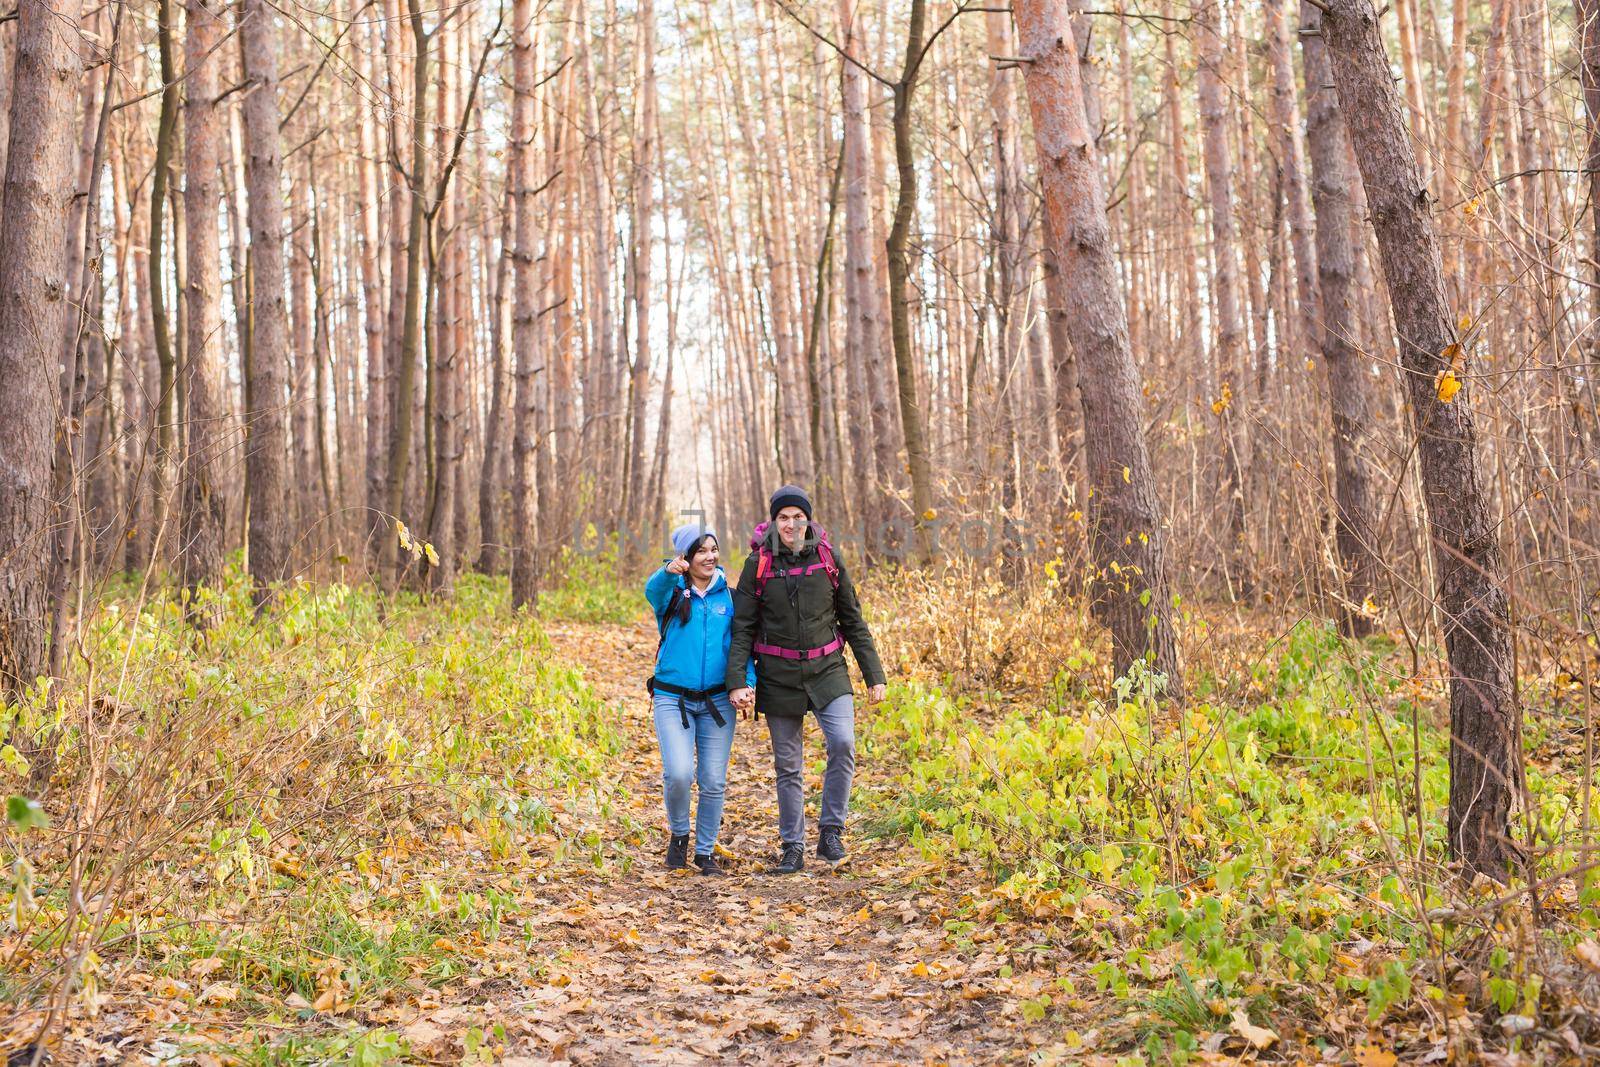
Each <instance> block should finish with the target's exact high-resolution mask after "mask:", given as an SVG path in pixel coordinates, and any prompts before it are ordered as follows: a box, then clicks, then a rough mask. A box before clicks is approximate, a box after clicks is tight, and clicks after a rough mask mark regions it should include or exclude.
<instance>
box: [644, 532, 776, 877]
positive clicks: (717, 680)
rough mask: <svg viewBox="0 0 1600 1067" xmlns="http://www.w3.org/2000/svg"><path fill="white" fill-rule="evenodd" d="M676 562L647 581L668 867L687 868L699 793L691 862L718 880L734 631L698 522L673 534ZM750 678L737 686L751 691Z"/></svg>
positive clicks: (707, 536)
mask: <svg viewBox="0 0 1600 1067" xmlns="http://www.w3.org/2000/svg"><path fill="white" fill-rule="evenodd" d="M672 547H673V548H675V549H676V550H677V552H678V555H677V556H676V557H675V558H673V559H672V560H671V561H669V562H668V563H667V564H666V565H665V566H663V567H662V568H661V569H659V570H658V571H656V572H655V573H654V574H652V575H651V576H650V579H649V580H648V581H647V582H645V586H644V596H645V599H646V600H648V601H649V602H650V607H651V609H652V610H653V611H654V612H655V614H656V625H657V626H658V627H659V628H660V631H661V643H660V645H659V646H658V647H657V649H656V671H655V675H654V677H652V678H651V679H650V681H649V683H648V688H649V690H650V692H651V694H652V695H653V697H654V698H655V720H656V740H657V742H658V743H659V744H660V746H661V789H662V794H663V796H664V798H665V800H666V804H667V824H668V827H669V829H670V831H671V835H672V836H671V839H670V840H669V841H668V843H667V866H668V867H670V868H673V869H680V868H684V867H687V866H688V865H689V857H688V851H689V789H690V786H691V785H697V786H698V788H699V792H700V801H699V805H698V810H697V811H696V812H695V823H694V838H695V840H694V862H695V865H696V866H697V867H699V868H700V873H701V874H708V875H720V874H722V873H723V870H722V868H721V867H720V866H718V864H717V855H716V846H717V832H718V831H719V830H720V829H721V828H722V799H723V794H724V792H725V791H726V789H727V785H728V755H729V753H731V752H732V751H733V721H734V711H733V706H732V704H731V703H729V700H728V691H727V687H726V686H725V685H724V676H725V674H726V673H727V665H728V644H729V639H730V634H731V629H732V625H733V596H732V595H731V594H730V593H729V591H728V582H727V578H726V577H725V576H724V575H723V573H722V568H721V567H720V566H718V563H719V561H720V555H719V553H718V550H717V537H716V534H714V533H712V532H711V531H710V530H709V529H706V528H705V527H703V526H701V525H699V524H698V523H690V524H688V525H684V526H680V527H678V528H677V529H676V530H674V531H672ZM754 678H755V672H754V669H753V668H751V669H749V670H744V669H741V671H740V674H739V680H740V681H741V682H742V683H743V684H744V685H747V686H748V685H754V684H755V683H754Z"/></svg>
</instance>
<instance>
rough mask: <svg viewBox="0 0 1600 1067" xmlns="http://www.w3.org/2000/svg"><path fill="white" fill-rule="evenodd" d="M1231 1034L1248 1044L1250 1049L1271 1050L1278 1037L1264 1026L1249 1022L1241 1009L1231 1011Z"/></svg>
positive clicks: (1248, 1018)
mask: <svg viewBox="0 0 1600 1067" xmlns="http://www.w3.org/2000/svg"><path fill="white" fill-rule="evenodd" d="M1233 1032H1234V1033H1236V1034H1238V1035H1239V1036H1240V1037H1242V1038H1244V1039H1245V1040H1246V1041H1248V1042H1250V1046H1251V1047H1252V1048H1257V1049H1264V1048H1271V1047H1272V1046H1273V1045H1275V1044H1277V1041H1278V1035H1277V1034H1276V1033H1274V1032H1273V1031H1271V1030H1269V1029H1267V1028H1266V1027H1265V1026H1257V1025H1256V1024H1255V1023H1253V1022H1251V1021H1250V1017H1249V1016H1248V1015H1246V1014H1245V1013H1244V1009H1243V1008H1235V1009H1233Z"/></svg>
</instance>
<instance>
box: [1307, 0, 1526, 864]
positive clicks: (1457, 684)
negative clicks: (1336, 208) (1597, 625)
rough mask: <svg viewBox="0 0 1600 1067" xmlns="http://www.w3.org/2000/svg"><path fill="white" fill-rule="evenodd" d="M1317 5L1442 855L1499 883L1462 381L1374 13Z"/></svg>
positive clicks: (1484, 540)
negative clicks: (1363, 295) (1389, 391)
mask: <svg viewBox="0 0 1600 1067" xmlns="http://www.w3.org/2000/svg"><path fill="white" fill-rule="evenodd" d="M1507 2H1509V0H1507ZM1327 7H1328V14H1327V17H1326V18H1324V20H1323V28H1324V38H1325V39H1326V41H1327V44H1328V51H1329V53H1330V56H1331V59H1332V65H1333V73H1334V78H1335V80H1336V82H1337V84H1338V87H1339V103H1340V105H1341V108H1340V109H1341V111H1342V113H1343V114H1344V116H1345V117H1346V121H1347V124H1348V127H1349V131H1350V139H1351V141H1352V143H1353V145H1354V147H1355V155H1356V160H1357V163H1358V165H1359V167H1360V169H1361V178H1362V183H1363V184H1364V185H1365V187H1366V191H1367V199H1368V201H1369V203H1370V204H1371V209H1372V220H1373V226H1374V228H1375V229H1376V231H1377V235H1378V251H1379V255H1380V257H1381V259H1382V262H1383V273H1384V279H1385V281H1386V282H1387V284H1388V290H1389V301H1390V304H1391V305H1392V307H1393V310H1394V320H1395V327H1396V330H1397V332H1398V334H1399V338H1400V362H1401V366H1402V367H1403V369H1404V371H1405V375H1406V387H1407V395H1408V399H1409V400H1410V411H1411V417H1412V422H1413V427H1414V429H1415V432H1416V435H1417V457H1418V461H1419V465H1420V468H1421V473H1422V482H1423V492H1424V498H1425V500H1426V503H1427V510H1428V523H1429V532H1430V538H1431V540H1432V543H1433V555H1434V562H1435V567H1436V569H1437V573H1438V593H1437V598H1438V608H1439V611H1440V613H1441V615H1442V617H1443V623H1444V639H1445V650H1446V654H1447V656H1448V659H1449V666H1450V815H1449V827H1448V839H1449V844H1450V849H1451V851H1452V852H1453V853H1454V854H1455V855H1456V856H1457V857H1458V858H1460V859H1461V860H1462V861H1464V862H1465V863H1466V865H1467V867H1468V868H1469V869H1470V870H1474V871H1481V872H1483V873H1484V874H1487V875H1489V876H1491V877H1494V878H1497V879H1504V878H1505V877H1506V876H1507V873H1508V868H1510V867H1512V866H1514V865H1516V864H1517V863H1519V862H1520V859H1521V854H1522V850H1521V848H1520V846H1519V845H1518V844H1517V842H1515V841H1514V840H1513V839H1512V837H1511V826H1510V813H1511V808H1512V804H1513V802H1514V800H1515V798H1516V796H1517V794H1518V792H1519V790H1520V788H1521V785H1522V761H1521V753H1520V752H1519V751H1518V748H1519V744H1520V741H1519V737H1520V731H1519V726H1518V712H1517V706H1516V697H1515V693H1514V692H1513V689H1514V683H1513V679H1512V676H1511V627H1510V621H1509V613H1508V605H1507V597H1506V590H1505V585H1504V572H1503V567H1502V563H1501V558H1500V546H1499V543H1498V541H1497V540H1496V538H1497V536H1498V534H1497V530H1496V527H1495V523H1494V521H1493V517H1492V516H1491V515H1490V513H1489V504H1488V492H1487V488H1486V486H1485V485H1484V484H1483V481H1482V478H1481V475H1480V471H1479V465H1478V448H1477V431H1476V427H1475V426H1474V422H1473V413H1472V407H1471V393H1472V389H1471V387H1470V386H1462V388H1461V389H1460V391H1459V393H1457V394H1456V395H1455V396H1454V398H1453V399H1451V400H1449V401H1445V400H1442V399H1441V398H1440V391H1439V385H1440V384H1441V383H1442V382H1444V381H1445V380H1446V379H1445V377H1444V376H1445V375H1452V376H1454V377H1455V378H1456V379H1458V380H1459V379H1463V378H1465V377H1466V374H1467V368H1466V353H1465V351H1464V350H1463V348H1462V347H1461V343H1460V338H1459V337H1458V336H1457V335H1456V330H1455V323H1454V321H1453V318H1452V316H1451V314H1450V310H1449V307H1448V306H1447V304H1446V302H1445V295H1444V278H1443V274H1442V268H1441V265H1440V259H1439V241H1438V236H1437V233H1436V232H1435V228H1434V222H1433V219H1432V217H1431V216H1430V214H1429V211H1428V186H1427V183H1426V182H1424V181H1423V178H1422V173H1421V168H1420V167H1419V166H1418V164H1417V158H1416V155H1415V154H1414V152H1413V150H1412V147H1411V141H1410V137H1409V134H1408V133H1407V130H1406V123H1405V113H1404V103H1403V102H1402V100H1401V99H1400V94H1399V92H1398V91H1397V90H1396V88H1395V85H1394V79H1393V77H1392V76H1391V74H1390V67H1389V61H1388V57H1387V55H1385V53H1384V47H1383V39H1382V37H1381V35H1380V33H1379V27H1378V16H1377V13H1376V12H1375V11H1374V10H1373V7H1372V3H1371V0H1329V2H1328V4H1327Z"/></svg>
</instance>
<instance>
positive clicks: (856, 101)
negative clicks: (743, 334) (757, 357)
mask: <svg viewBox="0 0 1600 1067" xmlns="http://www.w3.org/2000/svg"><path fill="white" fill-rule="evenodd" d="M859 21H860V16H859V12H858V8H857V0H839V23H840V26H841V27H842V29H841V35H842V38H843V41H844V61H843V62H842V63H841V64H840V72H839V79H840V92H841V96H842V100H843V109H844V126H843V130H844V144H843V146H842V148H841V151H842V152H843V153H844V230H845V250H844V259H845V263H844V270H845V316H846V322H845V382H846V383H847V384H846V390H847V392H848V394H849V400H848V405H847V412H846V416H847V421H848V425H849V436H850V455H851V456H852V457H853V462H852V464H851V470H852V472H853V474H854V476H855V477H854V484H853V491H854V494H855V497H856V500H857V502H858V504H859V505H860V509H861V517H860V522H861V523H862V526H863V528H864V529H863V533H864V534H865V538H864V539H865V542H866V547H867V548H868V549H869V550H871V549H873V548H875V547H876V543H877V542H876V538H875V537H874V536H873V530H872V527H873V526H874V525H876V524H877V522H878V520H879V519H880V518H881V517H882V514H883V508H882V506H881V503H880V502H881V501H882V500H883V499H884V497H885V495H886V494H885V492H884V488H885V487H886V486H889V485H892V484H893V479H892V478H891V477H890V472H889V471H885V470H883V469H882V468H881V467H880V466H879V463H878V455H879V453H878V452H877V451H876V449H877V448H878V447H880V446H883V445H886V444H887V443H888V442H887V441H881V440H878V439H877V438H876V427H875V426H874V425H873V422H872V395H871V389H870V386H869V385H868V382H867V374H868V369H867V368H868V355H869V353H873V354H875V353H877V352H879V351H881V350H882V346H883V329H882V324H881V323H880V322H879V319H878V311H879V308H880V307H881V306H882V305H881V303H880V302H879V298H878V293H877V282H878V273H877V264H876V262H875V261H874V258H873V254H872V245H873V241H872V202H871V195H872V192H871V188H870V185H869V183H870V182H871V180H872V172H871V169H870V168H871V160H870V153H871V146H870V145H869V143H868V142H869V140H870V139H871V136H872V131H871V128H870V127H869V126H868V124H867V110H866V95H867V94H866V84H865V83H866V75H865V74H863V73H862V71H861V68H860V66H858V64H859V63H860V56H861V48H860V39H861V33H862V30H861V27H860V25H859V24H858V23H859ZM869 438H870V439H871V440H869ZM890 447H891V448H892V446H890Z"/></svg>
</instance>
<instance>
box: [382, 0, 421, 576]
mask: <svg viewBox="0 0 1600 1067" xmlns="http://www.w3.org/2000/svg"><path fill="white" fill-rule="evenodd" d="M406 11H407V16H406V17H407V20H408V21H409V22H410V25H411V36H412V40H413V42H414V43H415V45H416V55H415V56H414V57H413V59H412V64H413V65H412V72H411V92H412V99H411V167H410V171H409V172H408V174H407V175H406V179H407V188H408V191H409V194H410V204H411V213H410V216H409V218H408V219H407V224H406V288H405V294H406V297H405V311H404V313H403V318H402V325H401V334H400V351H399V357H400V366H399V369H398V371H397V372H396V376H395V379H396V380H395V392H394V410H393V411H392V412H391V415H392V416H393V422H392V423H391V424H390V427H389V470H388V474H387V476H386V478H385V482H386V484H385V487H384V488H385V490H386V494H387V495H386V499H385V501H384V509H385V511H386V512H387V515H386V518H387V519H388V520H389V521H390V522H393V521H395V520H397V519H398V518H399V517H400V512H401V510H402V508H403V506H404V503H405V493H406V474H407V473H408V472H409V471H410V469H411V428H412V424H413V422H414V421H415V420H414V418H413V414H414V413H413V412H412V410H411V408H412V404H413V403H414V395H413V394H414V393H415V391H416V379H417V352H418V350H419V348H420V347H421V333H422V252H423V245H424V244H425V243H426V241H427V233H426V226H425V224H426V220H427V192H426V190H427V186H428V173H427V162H428V153H427V147H426V146H427V143H428V50H429V48H430V47H431V46H432V41H431V40H430V35H429V33H428V31H427V30H425V29H424V28H423V23H422V10H421V3H420V0H406ZM382 543H383V546H384V549H383V557H382V558H383V562H384V567H383V571H384V575H383V580H384V581H386V582H387V581H392V580H393V579H394V578H395V577H396V575H395V574H394V566H395V564H396V562H397V554H398V552H399V548H400V543H399V539H398V538H397V537H391V536H389V535H387V534H385V535H384V536H383V540H382Z"/></svg>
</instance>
